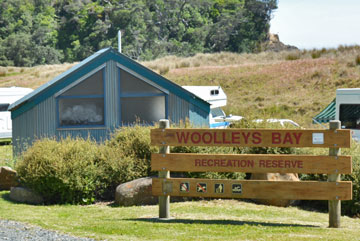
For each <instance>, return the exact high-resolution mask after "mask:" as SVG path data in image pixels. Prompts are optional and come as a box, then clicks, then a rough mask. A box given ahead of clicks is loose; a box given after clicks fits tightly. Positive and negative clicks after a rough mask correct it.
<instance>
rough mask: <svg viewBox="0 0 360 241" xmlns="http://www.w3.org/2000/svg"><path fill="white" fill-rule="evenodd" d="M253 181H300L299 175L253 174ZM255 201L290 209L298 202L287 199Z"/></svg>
mask: <svg viewBox="0 0 360 241" xmlns="http://www.w3.org/2000/svg"><path fill="white" fill-rule="evenodd" d="M251 180H267V181H300V179H299V176H298V174H297V173H252V174H251ZM254 201H255V202H257V203H260V204H265V205H271V206H277V207H288V206H290V205H294V204H295V203H297V202H298V201H296V200H287V199H255V200H254Z"/></svg>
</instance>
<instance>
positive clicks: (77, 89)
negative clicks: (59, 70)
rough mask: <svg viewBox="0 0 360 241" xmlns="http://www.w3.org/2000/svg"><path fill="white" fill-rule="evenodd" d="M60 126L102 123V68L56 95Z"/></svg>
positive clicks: (97, 124)
mask: <svg viewBox="0 0 360 241" xmlns="http://www.w3.org/2000/svg"><path fill="white" fill-rule="evenodd" d="M58 121H59V126H60V127H79V126H87V127H88V126H102V125H104V123H105V122H104V70H100V71H98V72H96V73H95V74H93V75H91V76H90V77H88V78H86V79H84V80H83V81H81V82H80V83H78V84H77V85H75V86H73V87H72V88H70V89H69V90H66V91H65V92H64V93H62V94H61V95H59V96H58Z"/></svg>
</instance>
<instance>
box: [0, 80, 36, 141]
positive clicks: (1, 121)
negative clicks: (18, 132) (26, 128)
mask: <svg viewBox="0 0 360 241" xmlns="http://www.w3.org/2000/svg"><path fill="white" fill-rule="evenodd" d="M32 91H33V90H32V89H30V88H22V87H9V88H0V141H1V140H6V141H8V140H9V139H11V137H12V122H11V114H10V112H9V111H8V107H9V105H10V104H12V103H14V102H15V101H17V100H19V99H21V98H22V97H24V96H25V95H27V94H29V93H30V92H32Z"/></svg>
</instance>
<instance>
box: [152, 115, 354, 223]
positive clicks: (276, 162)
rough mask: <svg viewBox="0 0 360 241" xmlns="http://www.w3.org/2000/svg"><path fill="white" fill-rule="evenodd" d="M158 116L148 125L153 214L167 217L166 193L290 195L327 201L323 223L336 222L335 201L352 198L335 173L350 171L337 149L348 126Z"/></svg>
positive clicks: (347, 134) (348, 161)
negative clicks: (297, 150)
mask: <svg viewBox="0 0 360 241" xmlns="http://www.w3.org/2000/svg"><path fill="white" fill-rule="evenodd" d="M168 127H169V123H168V122H166V121H164V120H162V121H161V122H160V128H159V129H153V130H151V144H152V145H158V146H160V152H159V154H156V153H153V154H152V156H151V168H152V170H153V171H159V178H154V179H153V186H152V188H153V189H152V192H153V195H155V196H159V217H160V218H169V216H170V214H169V213H170V211H169V197H170V196H184V197H215V198H255V199H290V200H329V227H340V215H341V213H340V200H351V199H352V183H351V182H347V181H341V180H340V174H350V173H351V172H352V162H351V157H350V156H339V154H340V149H339V148H349V147H350V141H351V136H350V131H349V130H341V129H339V128H340V123H339V122H332V123H331V126H330V130H284V129H281V130H271V129H222V130H219V129H169V128H168ZM169 146H236V147H245V146H248V147H323V148H324V147H326V148H330V151H329V156H311V155H247V154H241V155H235V154H232V155H230V154H196V153H170V151H169ZM170 171H175V172H209V171H214V172H249V173H271V172H278V173H314V174H316V173H318V174H321V173H322V174H328V177H329V178H328V181H327V182H319V181H301V182H287V181H255V180H212V179H192V178H170Z"/></svg>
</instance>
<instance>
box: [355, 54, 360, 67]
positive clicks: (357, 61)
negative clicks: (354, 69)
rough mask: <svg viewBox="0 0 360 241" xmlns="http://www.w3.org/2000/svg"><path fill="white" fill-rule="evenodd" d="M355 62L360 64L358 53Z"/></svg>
mask: <svg viewBox="0 0 360 241" xmlns="http://www.w3.org/2000/svg"><path fill="white" fill-rule="evenodd" d="M355 64H356V65H360V55H356V57H355Z"/></svg>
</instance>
